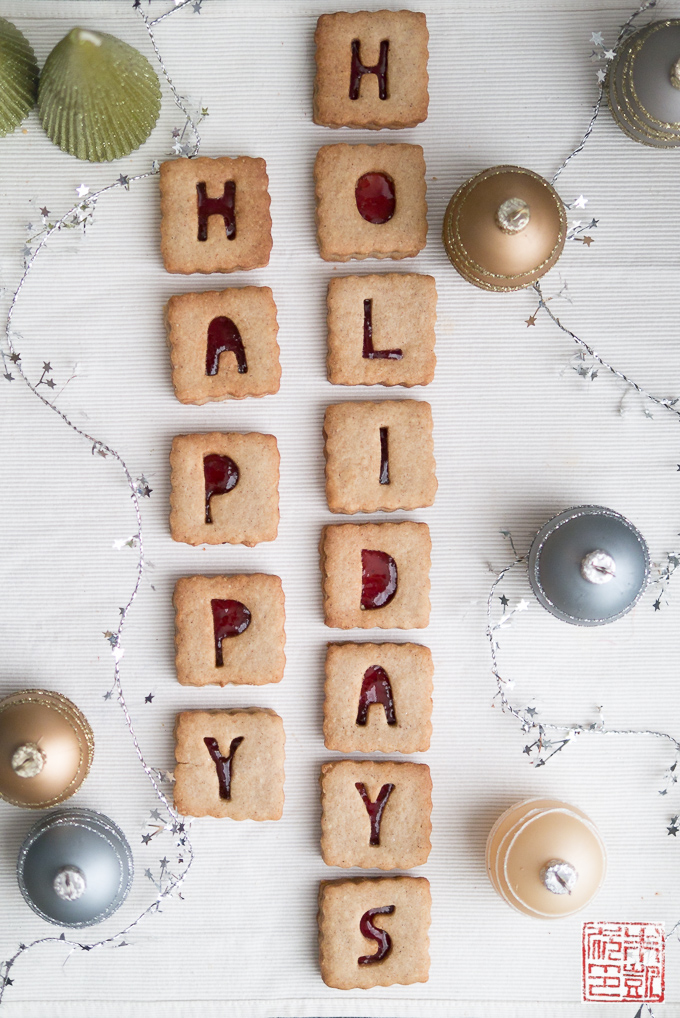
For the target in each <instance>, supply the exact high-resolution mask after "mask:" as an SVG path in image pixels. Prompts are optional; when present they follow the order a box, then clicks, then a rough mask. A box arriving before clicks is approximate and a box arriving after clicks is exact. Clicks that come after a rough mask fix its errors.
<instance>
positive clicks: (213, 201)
mask: <svg viewBox="0 0 680 1018" xmlns="http://www.w3.org/2000/svg"><path fill="white" fill-rule="evenodd" d="M196 198H197V202H198V239H199V240H207V239H208V219H209V218H210V216H222V218H223V219H224V229H225V231H226V234H227V240H233V239H234V238H235V236H236V209H235V203H236V184H235V183H234V181H233V180H227V181H226V182H225V185H224V194H223V195H222V197H221V198H208V192H207V190H206V186H205V182H204V181H201V183H200V184H196Z"/></svg>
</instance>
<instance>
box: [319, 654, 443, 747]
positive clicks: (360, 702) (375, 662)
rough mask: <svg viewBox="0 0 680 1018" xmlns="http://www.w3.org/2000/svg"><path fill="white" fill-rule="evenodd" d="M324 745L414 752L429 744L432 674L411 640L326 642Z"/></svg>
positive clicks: (425, 656) (429, 664)
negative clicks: (395, 641) (327, 643)
mask: <svg viewBox="0 0 680 1018" xmlns="http://www.w3.org/2000/svg"><path fill="white" fill-rule="evenodd" d="M325 670H326V682H325V700H324V721H323V733H324V745H325V747H326V749H333V750H338V751H339V752H341V753H375V752H379V753H416V752H424V751H425V750H428V749H429V748H430V737H431V734H432V720H431V718H432V676H433V674H434V665H433V663H432V655H431V653H430V651H429V650H428V648H427V647H423V646H420V645H419V644H415V643H330V644H329V645H328V650H327V653H326V669H325Z"/></svg>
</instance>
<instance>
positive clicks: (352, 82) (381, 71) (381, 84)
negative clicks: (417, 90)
mask: <svg viewBox="0 0 680 1018" xmlns="http://www.w3.org/2000/svg"><path fill="white" fill-rule="evenodd" d="M389 48H390V43H389V39H383V41H382V42H381V43H380V55H379V57H378V63H377V64H373V65H372V66H371V67H367V66H366V64H362V62H361V56H360V52H361V42H360V41H359V39H353V40H352V66H351V69H350V72H349V97H350V99H358V98H359V90H360V88H361V79H362V78H363V76H364V74H375V76H376V77H377V79H378V95H379V97H380V98H381V99H387V51H388V49H389Z"/></svg>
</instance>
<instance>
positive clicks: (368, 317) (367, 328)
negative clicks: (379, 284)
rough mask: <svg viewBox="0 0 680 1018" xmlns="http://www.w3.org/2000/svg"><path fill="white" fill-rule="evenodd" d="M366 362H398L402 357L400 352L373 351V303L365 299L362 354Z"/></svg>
mask: <svg viewBox="0 0 680 1018" xmlns="http://www.w3.org/2000/svg"><path fill="white" fill-rule="evenodd" d="M363 356H364V357H365V358H366V360H369V361H373V360H386V361H400V360H401V358H402V357H403V354H402V352H401V350H374V349H373V301H372V300H371V298H370V297H369V298H367V299H366V300H365V301H364V352H363Z"/></svg>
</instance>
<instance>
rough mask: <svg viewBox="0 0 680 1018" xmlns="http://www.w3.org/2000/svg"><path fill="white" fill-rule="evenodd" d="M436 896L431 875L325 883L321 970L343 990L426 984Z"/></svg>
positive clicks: (322, 891)
mask: <svg viewBox="0 0 680 1018" xmlns="http://www.w3.org/2000/svg"><path fill="white" fill-rule="evenodd" d="M431 909H432V896H431V894H430V883H429V881H428V880H426V879H425V877H378V878H374V879H369V878H365V879H362V878H360V879H358V880H324V881H322V882H321V885H320V887H319V911H318V923H319V966H320V969H321V978H322V979H323V981H324V983H326V985H327V986H332V987H334V988H335V989H337V990H352V989H361V990H367V989H369V988H370V987H372V986H393V985H394V984H397V983H398V984H401V985H408V984H410V983H426V982H427V980H428V977H429V972H430V937H429V929H430V913H431Z"/></svg>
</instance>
